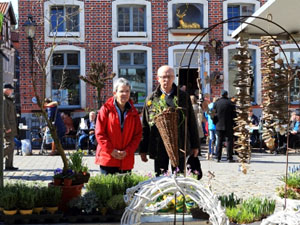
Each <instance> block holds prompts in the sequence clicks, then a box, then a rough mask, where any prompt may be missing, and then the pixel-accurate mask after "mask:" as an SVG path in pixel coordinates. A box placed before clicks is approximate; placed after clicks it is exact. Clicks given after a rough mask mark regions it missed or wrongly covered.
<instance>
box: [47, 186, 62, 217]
mask: <svg viewBox="0 0 300 225" xmlns="http://www.w3.org/2000/svg"><path fill="white" fill-rule="evenodd" d="M60 200H61V188H60V187H57V186H51V185H49V187H48V188H47V189H46V193H45V203H46V210H47V211H48V212H49V213H50V214H54V213H55V212H56V211H57V210H58V205H59V202H60Z"/></svg>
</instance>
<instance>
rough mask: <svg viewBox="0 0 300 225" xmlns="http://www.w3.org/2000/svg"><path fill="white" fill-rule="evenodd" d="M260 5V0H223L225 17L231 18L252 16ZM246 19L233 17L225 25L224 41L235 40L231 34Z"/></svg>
mask: <svg viewBox="0 0 300 225" xmlns="http://www.w3.org/2000/svg"><path fill="white" fill-rule="evenodd" d="M259 7H260V1H258V0H225V1H224V2H223V19H224V20H226V19H230V18H233V17H238V16H251V15H252V14H253V13H254V12H255V11H256V10H257V9H258V8H259ZM241 20H242V21H244V20H246V18H245V19H239V18H237V19H233V20H231V21H229V22H228V23H225V24H224V25H223V30H224V41H233V39H232V38H231V37H230V35H231V34H232V33H233V31H234V30H235V29H236V28H238V27H239V26H240V24H241V22H240V21H241Z"/></svg>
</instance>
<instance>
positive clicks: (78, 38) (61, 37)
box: [44, 0, 85, 42]
mask: <svg viewBox="0 0 300 225" xmlns="http://www.w3.org/2000/svg"><path fill="white" fill-rule="evenodd" d="M67 5H72V6H78V7H79V32H51V31H50V27H51V20H50V18H51V7H53V6H67ZM84 29H85V28H84V2H83V1H78V0H50V1H46V2H44V36H45V42H53V41H54V40H55V42H62V41H66V40H67V41H68V42H84V39H85V38H84V35H85V34H84Z"/></svg>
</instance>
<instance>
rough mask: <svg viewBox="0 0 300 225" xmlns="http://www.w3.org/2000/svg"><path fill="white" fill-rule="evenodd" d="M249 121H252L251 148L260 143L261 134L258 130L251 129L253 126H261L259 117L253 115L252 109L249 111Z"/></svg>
mask: <svg viewBox="0 0 300 225" xmlns="http://www.w3.org/2000/svg"><path fill="white" fill-rule="evenodd" d="M249 121H250V144H251V146H255V145H256V143H258V141H259V133H258V130H256V129H255V130H253V129H251V126H258V125H259V119H258V117H257V116H255V115H254V114H253V111H252V109H250V111H249Z"/></svg>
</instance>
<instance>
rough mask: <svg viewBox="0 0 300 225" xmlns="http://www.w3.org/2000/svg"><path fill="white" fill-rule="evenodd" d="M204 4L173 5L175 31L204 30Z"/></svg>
mask: <svg viewBox="0 0 300 225" xmlns="http://www.w3.org/2000/svg"><path fill="white" fill-rule="evenodd" d="M202 28H203V4H198V3H193V4H191V3H178V4H174V5H173V29H202Z"/></svg>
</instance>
